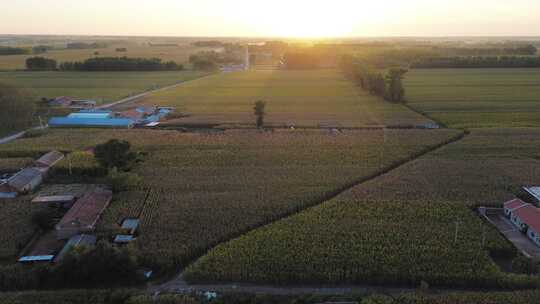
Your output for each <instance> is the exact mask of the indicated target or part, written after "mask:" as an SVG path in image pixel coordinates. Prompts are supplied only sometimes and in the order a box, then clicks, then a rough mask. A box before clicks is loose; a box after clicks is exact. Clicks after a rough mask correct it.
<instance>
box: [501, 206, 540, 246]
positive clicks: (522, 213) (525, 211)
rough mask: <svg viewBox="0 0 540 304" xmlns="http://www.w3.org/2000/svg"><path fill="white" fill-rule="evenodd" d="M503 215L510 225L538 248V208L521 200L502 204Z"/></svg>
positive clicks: (539, 212)
mask: <svg viewBox="0 0 540 304" xmlns="http://www.w3.org/2000/svg"><path fill="white" fill-rule="evenodd" d="M504 214H505V215H506V217H507V218H509V219H510V221H511V222H512V224H514V226H516V227H517V228H518V229H519V230H520V231H521V232H523V233H525V234H526V235H527V237H528V238H529V239H530V240H531V241H532V242H533V243H535V244H536V245H537V246H539V247H540V208H537V207H536V206H534V205H532V204H529V203H526V202H524V201H522V200H521V199H513V200H511V201H508V202H506V203H504Z"/></svg>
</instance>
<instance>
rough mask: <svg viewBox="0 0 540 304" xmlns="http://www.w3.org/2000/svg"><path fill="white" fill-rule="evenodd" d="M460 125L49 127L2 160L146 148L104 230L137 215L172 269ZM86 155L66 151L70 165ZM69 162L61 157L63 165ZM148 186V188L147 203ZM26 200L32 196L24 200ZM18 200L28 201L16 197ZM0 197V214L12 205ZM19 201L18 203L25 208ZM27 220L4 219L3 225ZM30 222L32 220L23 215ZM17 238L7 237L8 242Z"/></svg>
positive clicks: (144, 236) (3, 152)
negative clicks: (135, 181)
mask: <svg viewBox="0 0 540 304" xmlns="http://www.w3.org/2000/svg"><path fill="white" fill-rule="evenodd" d="M459 134H460V133H459V132H456V131H451V130H439V131H421V130H388V131H386V132H385V134H383V131H381V130H374V131H349V132H344V133H340V134H332V133H329V132H323V131H276V132H273V133H272V132H266V133H264V132H263V133H261V132H258V131H227V132H225V133H223V134H214V135H209V134H206V135H205V134H183V133H179V132H176V131H144V130H137V131H130V130H50V131H48V133H47V134H46V135H42V136H41V137H34V138H24V139H20V140H17V141H15V142H12V143H9V144H6V145H0V158H12V157H17V158H21V157H37V156H38V155H40V154H41V153H43V152H47V151H49V150H52V149H58V150H61V151H65V152H69V151H81V150H86V149H87V148H89V147H92V146H95V145H96V144H98V143H102V142H105V141H106V140H107V139H109V138H121V139H127V140H129V141H130V142H131V143H132V144H133V145H134V147H135V149H137V150H139V151H143V152H146V153H147V156H146V157H145V161H144V163H142V164H140V165H139V166H138V167H137V168H136V169H135V172H136V173H138V174H139V176H140V177H142V178H143V181H144V182H143V185H142V186H141V187H140V189H135V190H133V191H128V192H122V193H119V194H117V195H116V196H115V198H114V202H113V203H112V204H111V206H110V207H109V208H108V209H107V212H106V213H105V214H104V216H103V220H102V221H101V222H100V228H99V230H100V231H101V233H102V234H104V235H107V233H109V232H110V231H115V228H118V222H119V221H120V220H121V219H123V218H124V217H126V216H134V215H138V214H139V213H142V217H141V221H142V226H141V230H140V232H141V235H140V237H139V238H138V239H137V242H136V245H137V247H138V248H139V250H140V252H141V257H142V258H143V261H144V262H146V263H147V264H149V265H152V266H155V267H158V268H159V269H161V270H169V271H173V270H175V269H177V267H179V266H185V265H186V264H187V263H189V262H190V261H192V259H194V258H196V257H198V256H200V255H202V254H204V252H206V250H208V249H210V248H211V247H212V246H215V245H217V244H218V243H220V242H223V241H225V240H228V239H230V238H231V237H235V236H238V235H240V234H242V233H243V232H245V231H248V230H250V229H253V228H256V227H259V226H261V225H263V224H266V223H269V222H271V221H274V220H276V219H279V218H280V217H283V216H286V215H288V214H291V213H295V212H297V211H298V210H301V209H303V208H306V207H309V206H312V205H314V204H317V203H319V202H321V201H324V200H325V198H326V197H328V196H331V195H333V194H335V193H336V192H339V190H341V189H343V188H344V187H346V186H348V185H350V184H353V183H355V182H357V181H359V180H362V179H364V178H366V177H368V176H371V175H374V174H376V173H377V172H380V171H381V170H385V169H387V168H389V167H390V166H393V165H395V164H396V163H398V162H400V161H404V160H406V159H408V158H410V157H412V156H413V155H415V154H418V153H420V152H422V151H425V150H426V149H429V148H430V147H433V146H436V145H438V144H441V143H443V142H445V141H447V140H449V138H451V137H454V136H458V135H459ZM92 164H94V166H95V163H93V161H92V159H88V158H87V157H79V156H76V157H74V158H72V167H73V171H74V172H80V171H79V169H80V170H83V171H84V170H88V167H89V166H92ZM64 166H65V164H59V166H58V170H60V171H64V172H65V171H66V170H62V168H63V167H64ZM147 189H150V190H151V196H150V199H149V201H148V202H146V205H145V206H143V203H144V201H143V200H144V197H145V194H146V191H147ZM26 204H29V202H27V203H26ZM19 205H20V206H23V205H24V204H22V203H21V204H19ZM6 208H7V205H0V214H2V215H3V216H6V217H7V219H9V218H10V216H11V214H12V213H13V212H12V211H10V210H11V209H6ZM23 209H24V208H23ZM21 221H23V222H24V220H21V219H18V220H16V221H15V220H6V221H5V222H4V224H5V225H7V226H9V227H8V228H9V229H17V227H20V226H21V225H24V223H21ZM26 224H27V225H28V223H26ZM16 241H18V240H15V239H12V240H11V242H12V243H14V242H16Z"/></svg>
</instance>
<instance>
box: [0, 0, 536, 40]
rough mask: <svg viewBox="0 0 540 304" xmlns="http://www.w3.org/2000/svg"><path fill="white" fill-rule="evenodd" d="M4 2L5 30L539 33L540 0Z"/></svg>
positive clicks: (0, 27) (1, 27)
mask: <svg viewBox="0 0 540 304" xmlns="http://www.w3.org/2000/svg"><path fill="white" fill-rule="evenodd" d="M6 4H7V3H4V5H3V6H2V18H0V33H2V34H72V35H78V34H85V35H154V36H161V35H163V36H280V37H333V36H335V37H347V36H505V35H508V36H510V35H512V36H516V35H522V36H534V35H540V18H539V16H540V3H539V2H538V1H536V0H514V1H508V0H491V1H488V0H474V1H470V0H469V1H465V0H454V1H428V0H409V1H398V0H379V1H358V0H357V1H347V0H334V1H313V0H294V1H291V0H287V1H285V0H274V1H247V0H229V1H225V0H197V1H186V0H153V1H140V0H139V1H133V0H114V1H110V0H108V1H105V0H93V1H73V0H46V1H44V0H17V1H12V2H9V5H6ZM30 8H31V9H30Z"/></svg>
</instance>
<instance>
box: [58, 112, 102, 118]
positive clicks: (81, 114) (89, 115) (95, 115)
mask: <svg viewBox="0 0 540 304" xmlns="http://www.w3.org/2000/svg"><path fill="white" fill-rule="evenodd" d="M111 116H112V113H111V112H78V113H71V114H69V115H68V116H67V117H69V118H92V119H96V118H111Z"/></svg>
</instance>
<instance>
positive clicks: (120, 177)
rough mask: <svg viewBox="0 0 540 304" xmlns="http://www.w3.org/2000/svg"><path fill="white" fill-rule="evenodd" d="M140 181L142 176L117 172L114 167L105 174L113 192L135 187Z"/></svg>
mask: <svg viewBox="0 0 540 304" xmlns="http://www.w3.org/2000/svg"><path fill="white" fill-rule="evenodd" d="M141 183H142V178H141V177H140V176H138V175H137V174H135V173H129V172H119V171H118V170H117V169H116V168H113V169H112V170H110V172H109V174H108V175H107V184H109V185H110V186H111V188H112V190H113V191H114V192H122V191H127V190H130V189H134V188H136V187H137V186H138V185H140V184H141Z"/></svg>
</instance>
